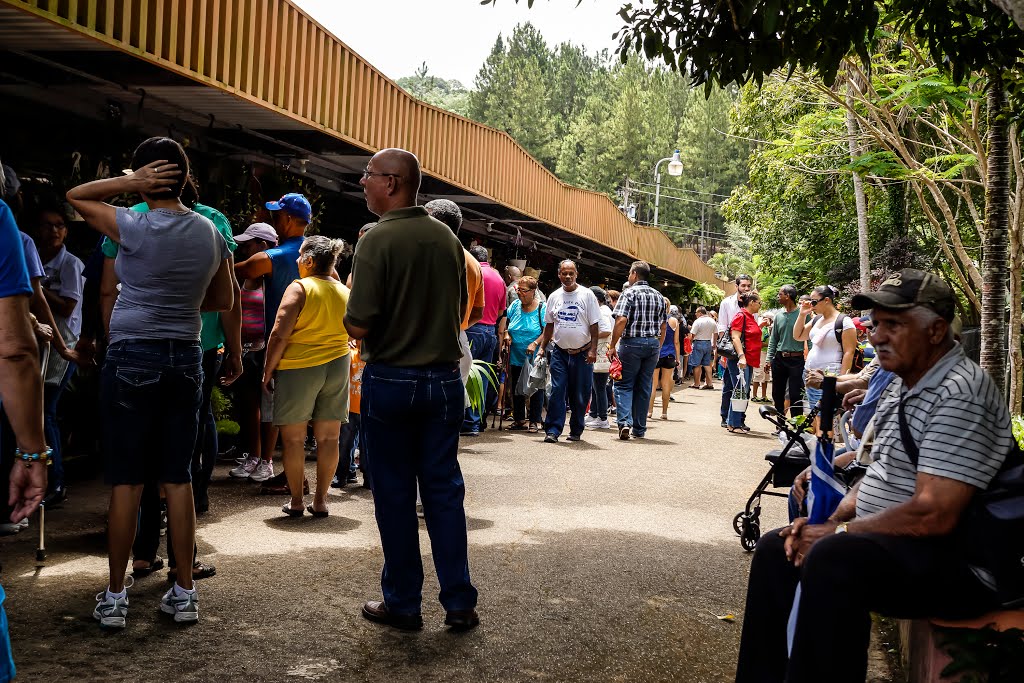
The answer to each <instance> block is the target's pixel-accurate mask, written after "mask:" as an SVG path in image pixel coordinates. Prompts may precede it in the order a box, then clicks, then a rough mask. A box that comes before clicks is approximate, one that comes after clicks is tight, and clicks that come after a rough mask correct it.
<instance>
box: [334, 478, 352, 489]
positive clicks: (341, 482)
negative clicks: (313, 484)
mask: <svg viewBox="0 0 1024 683" xmlns="http://www.w3.org/2000/svg"><path fill="white" fill-rule="evenodd" d="M347 483H348V480H347V479H339V478H338V475H334V478H333V479H331V488H332V489H343V488H345V484H347Z"/></svg>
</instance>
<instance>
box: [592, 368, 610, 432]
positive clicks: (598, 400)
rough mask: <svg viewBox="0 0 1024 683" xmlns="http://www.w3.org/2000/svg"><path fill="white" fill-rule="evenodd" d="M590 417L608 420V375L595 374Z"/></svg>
mask: <svg viewBox="0 0 1024 683" xmlns="http://www.w3.org/2000/svg"><path fill="white" fill-rule="evenodd" d="M590 417H596V418H598V419H601V420H607V419H608V373H607V372H595V373H594V390H593V391H592V392H590Z"/></svg>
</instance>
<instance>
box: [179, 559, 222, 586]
mask: <svg viewBox="0 0 1024 683" xmlns="http://www.w3.org/2000/svg"><path fill="white" fill-rule="evenodd" d="M216 575H217V568H216V567H214V566H213V565H212V564H203V563H202V562H196V563H195V564H194V565H192V580H193V581H197V580H199V579H208V578H210V577H211V576H216ZM177 580H178V570H177V569H173V568H172V569H170V570H169V571H168V572H167V582H168V583H174V582H175V581H177Z"/></svg>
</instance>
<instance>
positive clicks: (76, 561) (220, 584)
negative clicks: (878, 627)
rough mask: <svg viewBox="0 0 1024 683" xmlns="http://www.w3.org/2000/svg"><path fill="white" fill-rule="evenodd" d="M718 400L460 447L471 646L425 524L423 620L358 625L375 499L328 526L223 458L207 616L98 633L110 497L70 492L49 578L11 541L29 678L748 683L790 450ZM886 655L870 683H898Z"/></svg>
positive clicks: (148, 621)
mask: <svg viewBox="0 0 1024 683" xmlns="http://www.w3.org/2000/svg"><path fill="white" fill-rule="evenodd" d="M718 400H719V394H718V393H717V392H715V393H712V392H704V391H695V390H689V389H677V390H676V392H675V401H674V402H673V403H672V404H671V406H670V411H669V413H670V417H671V419H670V420H669V421H667V422H663V421H660V420H657V419H655V420H654V421H653V423H652V426H651V427H650V430H649V432H648V437H649V438H647V439H644V440H631V441H629V442H621V441H618V440H617V439H615V438H614V434H613V432H612V430H596V431H589V430H588V431H587V432H586V433H585V435H584V441H582V442H580V443H575V444H570V443H566V442H564V441H563V442H560V443H558V444H556V445H551V444H543V443H542V442H541V439H540V438H538V436H537V435H528V434H525V433H509V432H507V431H501V432H499V431H496V430H494V431H491V430H489V431H487V432H486V433H484V434H483V435H482V436H481V437H480V438H478V439H463V441H462V444H461V445H462V448H461V455H460V461H461V463H462V467H463V471H464V474H465V478H466V482H467V500H466V509H467V514H468V516H469V540H470V568H471V571H472V574H473V580H474V583H475V584H476V586H477V587H478V589H479V590H480V605H479V611H480V616H481V626H480V628H478V629H476V630H474V631H471V632H469V633H463V634H453V633H449V632H448V631H447V630H445V628H444V627H443V624H442V622H443V619H444V612H443V611H442V609H441V608H440V606H439V604H438V603H437V600H436V596H437V590H438V587H437V580H436V577H435V575H434V573H433V569H432V567H431V566H430V558H429V547H430V546H429V541H428V539H427V536H426V532H425V529H424V530H423V531H422V533H421V544H422V548H423V552H424V557H425V569H426V574H427V577H426V581H425V585H424V605H423V615H424V620H425V622H426V627H425V628H424V630H423V631H422V632H418V633H401V632H395V631H392V630H391V629H387V628H384V627H381V626H378V625H375V624H372V623H370V622H367V621H365V620H364V619H362V618H361V617H360V614H359V609H360V606H361V605H362V603H363V602H364V601H365V600H367V599H379V591H380V587H379V577H380V568H381V563H382V556H381V552H380V542H379V537H378V535H377V528H376V524H375V522H374V518H373V503H372V499H371V497H370V494H369V492H368V491H367V490H366V489H362V488H353V487H350V488H347V489H344V490H343V491H335V492H333V494H332V498H331V517H329V518H327V519H312V518H310V517H308V516H307V517H304V518H301V519H286V518H283V516H282V515H281V513H280V506H281V504H282V503H283V500H282V499H279V498H276V497H265V496H262V497H261V496H258V495H256V488H257V487H256V485H254V484H251V483H249V482H239V481H232V480H230V479H229V478H228V477H227V471H228V469H229V466H228V465H227V464H225V465H223V466H220V467H218V470H217V474H216V481H215V483H214V487H213V489H212V491H211V498H212V507H211V511H210V513H209V514H207V515H206V516H204V517H202V518H200V529H199V547H200V555H201V558H202V559H203V560H204V561H207V562H212V563H214V564H216V566H217V570H218V572H217V576H215V577H213V578H210V579H207V580H204V581H202V582H199V583H198V588H199V593H200V614H201V620H200V622H199V624H197V625H194V626H190V627H181V626H178V625H176V624H174V623H173V621H171V620H170V619H169V618H166V615H161V614H159V613H158V611H157V604H158V602H159V599H160V595H161V593H162V591H164V590H166V587H167V585H168V584H167V583H166V582H165V580H164V576H165V573H164V572H161V573H159V574H156V575H152V576H150V577H147V578H145V579H142V580H140V581H138V582H137V583H136V585H135V587H134V588H133V589H131V590H130V591H129V598H130V601H131V611H130V613H129V625H128V628H127V629H126V630H124V631H121V632H113V633H106V632H103V631H101V630H100V628H99V627H98V625H97V623H96V622H95V621H94V620H93V619H92V609H93V606H94V604H95V603H94V600H93V596H94V595H95V594H96V593H97V592H98V591H101V590H103V589H104V588H105V587H106V576H105V574H106V557H105V554H104V543H105V538H104V525H105V517H104V513H105V507H106V498H105V496H106V490H105V489H104V488H103V487H102V485H101V483H100V482H99V480H98V478H97V479H96V480H94V481H80V482H77V483H73V485H72V489H71V494H72V498H71V499H70V500H69V501H68V503H67V504H66V505H65V506H64V507H63V509H59V510H52V511H50V512H49V513H48V515H47V520H46V521H47V532H48V533H47V548H48V551H49V556H48V558H47V560H46V562H45V565H44V566H43V567H42V568H37V567H36V565H35V561H34V551H35V547H36V540H37V530H38V527H37V526H36V524H37V520H36V519H35V518H33V520H32V526H31V527H30V529H29V530H27V531H25V532H22V533H21V534H19V535H18V536H14V537H9V538H2V539H0V558H2V559H3V565H4V567H3V573H2V574H0V580H2V582H3V585H4V587H5V588H6V590H7V593H8V600H7V603H6V608H7V612H8V615H9V618H10V621H11V636H12V641H13V647H14V652H15V658H16V662H17V665H18V670H19V677H18V680H19V681H43V680H47V681H64V680H73V679H77V680H82V681H92V680H101V679H102V680H115V681H122V680H124V681H142V680H147V679H164V680H173V681H288V680H302V679H306V680H321V681H341V680H366V679H369V678H371V677H373V678H375V679H379V680H387V681H537V680H540V681H602V682H604V681H686V682H695V683H696V682H708V683H710V682H725V681H731V680H732V678H733V675H734V671H735V660H736V652H737V648H738V644H739V633H740V626H741V623H742V616H743V614H742V613H743V604H744V596H745V592H746V579H747V572H748V569H749V564H750V556H749V555H748V554H747V553H745V552H743V550H742V549H741V547H740V544H739V542H738V538H737V536H736V535H735V533H734V532H733V530H732V518H733V516H734V515H735V514H736V513H737V512H738V511H739V510H741V509H742V507H743V504H744V503H745V501H746V498H747V496H748V495H749V494H750V492H751V491H752V490H753V487H754V486H755V484H756V483H757V482H758V481H759V480H760V478H761V476H762V475H763V474H764V472H765V471H766V468H767V464H766V463H765V462H764V460H763V455H764V453H765V452H766V451H768V450H770V449H771V448H773V447H774V444H775V442H774V440H773V438H772V437H771V436H770V434H769V433H768V425H767V423H764V422H763V421H761V420H760V419H758V418H757V417H756V415H755V414H754V411H753V407H752V409H751V412H750V413H749V417H748V421H749V422H750V423H751V426H752V427H753V428H754V430H755V431H754V432H753V433H752V434H750V435H747V436H732V435H728V434H726V433H725V431H724V430H722V429H721V428H720V427H719V426H718V422H719V418H718V408H717V406H718ZM658 413H660V408H656V415H657V414H658ZM308 465H309V467H308V470H309V475H310V477H312V476H313V474H314V472H313V467H312V463H309V464H308ZM278 467H279V466H278ZM784 521H785V501H784V500H783V499H781V498H766V499H765V501H764V511H763V516H762V527H763V528H764V529H770V528H773V527H774V526H779V525H781V524H782V523H784ZM729 614H732V615H735V617H736V620H735V622H730V621H727V620H723V619H720V618H719V617H721V616H725V615H729ZM876 655H878V653H877V652H876ZM873 659H874V662H875V663H874V664H873V668H874V669H875V672H874V673H873V674H872V676H873V677H872V679H871V680H873V681H878V682H881V681H887V680H889V674H888V672H887V670H886V667H885V661H884V657H883V656H875V657H874V658H873Z"/></svg>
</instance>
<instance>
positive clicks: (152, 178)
mask: <svg viewBox="0 0 1024 683" xmlns="http://www.w3.org/2000/svg"><path fill="white" fill-rule="evenodd" d="M180 178H181V169H179V168H178V165H177V164H171V163H168V162H167V160H166V159H162V160H160V161H154V162H152V163H149V164H146V165H145V166H143V167H142V168H139V169H138V170H136V171H134V172H133V173H132V174H131V175H130V176H128V179H129V181H130V182H131V183H132V189H134V190H135V191H136V192H138V193H139V194H147V195H148V194H154V193H156V192H159V191H160V190H165V189H167V188H168V187H171V186H172V185H176V184H177V183H178V182H179V180H180Z"/></svg>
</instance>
